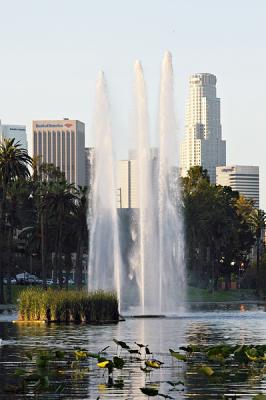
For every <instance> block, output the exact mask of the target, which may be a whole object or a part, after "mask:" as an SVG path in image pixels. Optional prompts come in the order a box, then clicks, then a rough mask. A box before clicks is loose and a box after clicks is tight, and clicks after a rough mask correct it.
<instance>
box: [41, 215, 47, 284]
mask: <svg viewBox="0 0 266 400" xmlns="http://www.w3.org/2000/svg"><path fill="white" fill-rule="evenodd" d="M41 239H42V285H43V289H45V290H47V257H46V255H47V240H46V239H47V218H46V212H45V211H44V210H43V212H42V214H41Z"/></svg>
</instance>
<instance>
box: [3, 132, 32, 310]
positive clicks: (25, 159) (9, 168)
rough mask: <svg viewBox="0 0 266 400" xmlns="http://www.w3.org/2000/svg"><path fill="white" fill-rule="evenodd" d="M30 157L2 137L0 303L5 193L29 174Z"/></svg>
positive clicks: (4, 250)
mask: <svg viewBox="0 0 266 400" xmlns="http://www.w3.org/2000/svg"><path fill="white" fill-rule="evenodd" d="M31 164H32V159H31V157H30V156H29V155H28V153H27V150H26V149H23V148H21V146H20V144H19V142H15V139H4V140H3V142H2V143H1V144H0V187H1V194H0V246H1V248H0V303H1V302H4V292H3V277H4V272H5V271H6V268H5V265H4V264H5V262H4V259H5V254H6V247H7V225H6V223H7V215H6V211H7V195H8V190H9V187H10V185H11V183H12V182H14V181H16V180H17V179H26V178H28V177H29V176H30V172H29V166H31Z"/></svg>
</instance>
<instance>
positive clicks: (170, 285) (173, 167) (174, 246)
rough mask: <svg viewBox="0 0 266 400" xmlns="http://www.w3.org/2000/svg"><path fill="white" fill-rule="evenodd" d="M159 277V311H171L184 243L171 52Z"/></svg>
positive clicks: (179, 289)
mask: <svg viewBox="0 0 266 400" xmlns="http://www.w3.org/2000/svg"><path fill="white" fill-rule="evenodd" d="M159 134H160V153H159V209H158V211H159V281H160V312H161V313H174V312H176V310H177V306H178V305H182V304H184V283H185V270H184V266H185V263H184V249H183V246H184V243H183V223H182V215H181V212H180V190H179V184H178V177H179V170H178V167H177V165H178V163H177V160H178V141H177V126H176V121H175V107H174V83H173V67H172V56H171V53H169V52H166V53H165V56H164V59H163V63H162V72H161V85H160V103H159Z"/></svg>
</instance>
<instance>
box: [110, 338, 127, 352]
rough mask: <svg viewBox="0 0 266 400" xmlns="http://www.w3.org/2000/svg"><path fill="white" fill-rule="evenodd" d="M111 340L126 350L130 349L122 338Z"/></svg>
mask: <svg viewBox="0 0 266 400" xmlns="http://www.w3.org/2000/svg"><path fill="white" fill-rule="evenodd" d="M113 341H114V342H115V344H117V346H120V347H122V349H126V350H129V349H130V347H129V346H128V345H127V344H126V342H123V341H122V340H116V339H113Z"/></svg>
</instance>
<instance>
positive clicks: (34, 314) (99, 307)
mask: <svg viewBox="0 0 266 400" xmlns="http://www.w3.org/2000/svg"><path fill="white" fill-rule="evenodd" d="M18 319H19V321H48V322H105V321H118V319H119V313H118V301H117V297H116V295H115V293H113V292H103V291H95V292H91V293H87V292H86V291H75V290H57V289H52V288H49V289H48V290H43V289H41V288H35V287H30V288H27V289H25V290H23V291H22V292H21V293H20V301H19V318H18Z"/></svg>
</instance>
